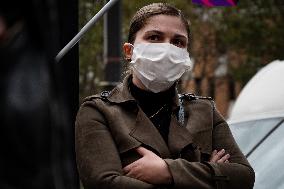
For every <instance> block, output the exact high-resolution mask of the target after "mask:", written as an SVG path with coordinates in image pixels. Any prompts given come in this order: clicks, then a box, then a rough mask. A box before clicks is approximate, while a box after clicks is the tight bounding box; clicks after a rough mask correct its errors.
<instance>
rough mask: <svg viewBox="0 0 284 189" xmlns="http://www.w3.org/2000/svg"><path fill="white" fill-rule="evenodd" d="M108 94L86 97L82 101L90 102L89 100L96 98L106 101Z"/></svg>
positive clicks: (105, 92) (107, 92) (106, 92)
mask: <svg viewBox="0 0 284 189" xmlns="http://www.w3.org/2000/svg"><path fill="white" fill-rule="evenodd" d="M109 94H110V91H103V92H101V93H100V94H95V95H92V96H88V97H86V98H85V99H84V101H90V100H93V99H96V98H99V99H102V100H106V99H107V97H108V96H109Z"/></svg>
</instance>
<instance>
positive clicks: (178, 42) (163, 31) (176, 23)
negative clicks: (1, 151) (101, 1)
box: [123, 14, 188, 59]
mask: <svg viewBox="0 0 284 189" xmlns="http://www.w3.org/2000/svg"><path fill="white" fill-rule="evenodd" d="M136 43H171V44H173V45H175V46H177V47H180V48H187V46H188V35H187V30H186V27H185V26H184V23H183V22H182V20H181V19H180V18H179V17H177V16H170V15H162V14H160V15H156V16H152V17H150V18H148V19H147V22H146V24H145V26H144V27H143V28H142V29H140V30H139V31H138V32H137V33H136V38H135V41H134V44H136ZM123 49H124V54H125V57H126V58H127V59H129V58H131V55H132V50H133V46H132V45H131V44H129V43H125V44H124V46H123Z"/></svg>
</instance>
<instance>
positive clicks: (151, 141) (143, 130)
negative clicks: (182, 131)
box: [130, 108, 170, 158]
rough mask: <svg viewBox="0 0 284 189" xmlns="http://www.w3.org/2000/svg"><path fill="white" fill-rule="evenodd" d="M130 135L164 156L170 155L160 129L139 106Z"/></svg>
mask: <svg viewBox="0 0 284 189" xmlns="http://www.w3.org/2000/svg"><path fill="white" fill-rule="evenodd" d="M130 136H132V137H133V138H135V139H136V140H138V141H140V142H141V143H143V144H145V145H146V146H149V147H151V148H152V149H153V150H155V151H156V152H157V153H159V155H160V156H161V157H162V158H168V157H170V152H169V149H168V147H167V144H166V143H165V141H164V139H163V138H162V136H161V135H160V133H159V131H158V130H157V129H156V127H155V126H154V125H153V123H152V122H151V120H150V119H149V118H148V117H147V116H146V114H145V113H144V112H143V111H142V110H141V108H139V111H138V114H137V118H136V123H135V127H134V129H133V130H132V131H131V132H130Z"/></svg>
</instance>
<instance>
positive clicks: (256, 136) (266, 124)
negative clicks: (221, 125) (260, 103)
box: [230, 118, 281, 155]
mask: <svg viewBox="0 0 284 189" xmlns="http://www.w3.org/2000/svg"><path fill="white" fill-rule="evenodd" d="M280 121H281V118H273V119H264V120H255V121H248V122H242V123H236V124H231V125H230V129H231V131H232V134H233V136H234V138H235V140H236V142H237V143H238V145H239V147H240V149H241V150H242V152H243V153H244V154H245V155H247V154H248V153H249V151H250V150H251V149H252V148H253V147H254V146H255V145H256V144H257V143H258V142H259V141H260V140H261V139H263V137H264V136H265V135H266V134H267V133H268V132H269V131H270V130H271V129H273V128H274V127H275V126H276V125H277V124H278V123H279V122H280Z"/></svg>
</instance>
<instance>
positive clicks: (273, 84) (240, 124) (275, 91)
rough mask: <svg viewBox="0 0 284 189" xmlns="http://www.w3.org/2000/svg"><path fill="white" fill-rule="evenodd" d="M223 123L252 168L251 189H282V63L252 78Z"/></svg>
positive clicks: (283, 152) (283, 174) (283, 115)
mask: <svg viewBox="0 0 284 189" xmlns="http://www.w3.org/2000/svg"><path fill="white" fill-rule="evenodd" d="M227 121H228V123H229V125H230V129H231V132H232V134H233V136H234V138H235V140H236V142H237V143H238V145H239V147H240V149H241V150H242V152H243V153H244V155H245V156H246V157H247V159H248V161H249V162H250V164H251V166H252V167H253V168H254V171H255V176H256V180H255V184H254V189H268V188H272V189H283V188H284V171H283V168H284V61H279V60H276V61H273V62H271V63H269V64H268V65H267V66H265V67H263V68H262V69H261V70H260V71H258V73H257V74H256V75H255V76H253V78H252V79H251V80H250V81H249V82H248V83H247V84H246V86H245V87H244V88H243V90H242V91H241V93H240V95H239V97H238V98H237V100H236V102H235V104H234V106H233V108H232V111H231V113H230V116H229V118H228V120H227Z"/></svg>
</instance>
